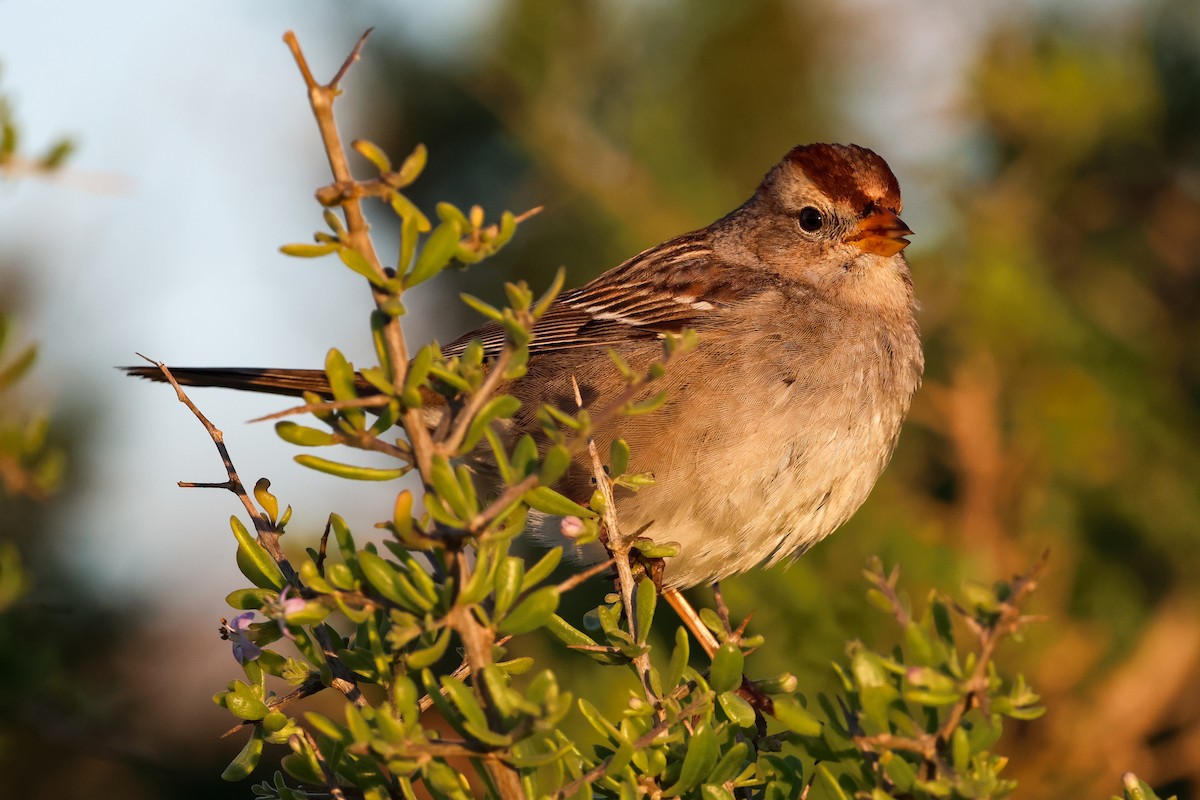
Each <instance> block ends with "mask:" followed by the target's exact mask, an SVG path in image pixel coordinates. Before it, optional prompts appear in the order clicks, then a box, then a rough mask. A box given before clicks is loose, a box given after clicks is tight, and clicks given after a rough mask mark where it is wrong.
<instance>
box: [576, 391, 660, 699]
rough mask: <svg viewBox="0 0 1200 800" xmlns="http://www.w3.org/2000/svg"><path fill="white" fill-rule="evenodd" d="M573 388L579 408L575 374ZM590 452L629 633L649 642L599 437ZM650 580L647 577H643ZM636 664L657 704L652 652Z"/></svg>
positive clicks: (590, 445)
mask: <svg viewBox="0 0 1200 800" xmlns="http://www.w3.org/2000/svg"><path fill="white" fill-rule="evenodd" d="M571 387H572V388H573V389H574V390H575V404H576V405H577V406H578V407H579V408H581V409H582V408H583V396H582V394H581V393H580V391H579V382H578V381H576V380H575V376H574V375H572V376H571ZM587 449H588V455H590V456H591V459H592V473H593V475H594V476H595V479H596V488H597V489H599V490H600V493H601V495H603V497H604V527H605V528H606V529H607V532H608V549H609V552H610V553H612V555H613V562H614V563H615V564H616V567H617V581H618V583H619V584H620V587H621V600H622V602H623V603H624V604H625V620H626V621H627V622H628V623H629V633H630V635H631V636H633V640H634V641H635V642H637V643H638V644H642V643H643V642H645V641H646V636H647V634H648V633H649V632H648V631H644V630H641V626H640V625H639V624H638V614H637V611H636V609H635V608H634V599H633V590H634V586H635V582H634V579H633V570H632V569H631V568H630V566H629V550H630V548H631V546H632V544H633V539H632V538H631V537H625V536H622V535H621V529H620V525H619V523H618V521H617V501H616V497H615V496H614V495H613V482H612V478H611V477H609V475H608V473H607V472H605V470H604V462H602V461H601V460H600V453H599V452H598V451H597V448H596V440H595V439H593V438H592V437H590V436H589V437H588V440H587ZM643 580H648V578H643ZM633 666H634V669H635V670H636V671H637V674H638V680H639V681H640V682H641V684H642V692H643V693H644V694H645V695H646V699H647V700H648V701H650V704H651V705H656V704H657V703H658V695H657V694H656V693H655V691H654V686H653V684H652V682H651V680H650V653H649V651H647V650H643V651H642V652H640V653H639V654H638V655H636V656H634V658H633Z"/></svg>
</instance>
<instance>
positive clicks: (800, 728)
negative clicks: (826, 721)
mask: <svg viewBox="0 0 1200 800" xmlns="http://www.w3.org/2000/svg"><path fill="white" fill-rule="evenodd" d="M775 719H777V720H779V721H780V722H781V723H783V726H784V727H785V728H787V729H788V730H790V731H792V732H793V733H798V734H800V735H801V736H820V735H821V722H820V720H818V719H817V718H816V717H814V716H813V715H812V714H811V713H810V712H809V711H808V709H806V708H804V707H803V706H801V705H800V704H799V703H798V702H796V701H795V700H794V699H792V698H790V697H776V698H775Z"/></svg>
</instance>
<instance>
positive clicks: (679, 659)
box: [663, 628, 689, 691]
mask: <svg viewBox="0 0 1200 800" xmlns="http://www.w3.org/2000/svg"><path fill="white" fill-rule="evenodd" d="M688 656H689V644H688V634H687V631H686V630H684V629H683V628H676V629H675V649H673V650H672V651H671V662H670V664H669V665H668V666H667V674H666V676H665V679H666V683H665V684H664V687H663V688H665V689H666V690H668V691H670V690H671V689H674V688H675V687H676V686H678V685H679V683H680V681H682V680H683V673H684V670H686V669H687V665H688Z"/></svg>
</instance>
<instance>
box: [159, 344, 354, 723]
mask: <svg viewBox="0 0 1200 800" xmlns="http://www.w3.org/2000/svg"><path fill="white" fill-rule="evenodd" d="M138 355H139V356H141V357H142V358H144V359H145V360H146V361H148V362H150V363H151V364H153V365H154V366H156V367H158V370H159V371H160V372H161V373H162V374H163V377H164V378H166V379H167V382H168V383H170V384H171V385H172V386H173V387H175V396H176V397H178V398H179V402H181V403H183V404H184V405H185V406H187V407H188V409H189V410H191V412H192V414H193V415H195V417H196V419H198V420H200V424H201V425H203V426H204V429H205V430H206V431H208V435H209V437H210V438H211V439H212V441H213V444H214V445H216V447H217V452H218V453H219V454H220V456H221V463H223V464H224V465H225V474H226V475H227V476H228V480H227V481H225V482H224V483H209V484H201V483H196V484H185V483H181V484H180V485H182V486H203V487H211V488H223V489H228V490H229V491H231V492H233V493H234V494H235V495H237V497H238V499H239V500H241V501H242V505H243V506H245V508H246V511H247V512H249V514H250V519H251V520H252V521H253V522H254V530H255V531H256V532H257V534H258V542H259V544H261V545H262V546H263V549H265V550H266V551H267V553H269V554H270V556H271V558H273V559H274V560H275V563H276V564H278V565H279V571H280V572H281V573H283V577H284V579H285V580H286V581H287V582H288V583H289V584H291V585H292V586H294V587H296V589H297V590H299V591H303V589H304V584H303V583H302V582H301V581H300V576H299V575H297V574H296V570H295V569H294V568H293V567H292V565H291V562H289V561H288V560H287V557H286V556H284V554H283V549H282V548H281V547H280V546H279V531H277V530H276V529H275V526H274V525H273V524H272V523H271V522H270V521H269V520H268V519H267V518H266V516H265V515H264V514H261V513H260V512H259V511H258V509H256V508H255V507H254V503H253V502H251V500H250V496H249V495H248V494H246V487H245V486H243V485H242V479H241V478H239V477H238V473H237V469H235V468H234V466H233V459H232V458H230V456H229V450H228V449H227V448H226V447H225V434H224V433H222V432H221V431H220V430H219V429H218V428H217V426H215V425H213V424H212V422H210V421H209V419H208V417H206V416H204V414H203V413H201V411H200V409H199V408H197V407H196V404H195V403H193V402H192V400H191V398H190V397H188V396H187V392H185V391H184V390H183V387H182V386H180V385H179V382H178V381H176V380H175V376H174V375H172V374H171V370H170V369H169V368H168V367H167V365H166V364H164V363H162V362H161V361H155V360H153V359H151V358H147V357H146V356H144V355H142V354H141V353H138ZM313 635H314V636H315V637H316V639H317V643H318V644H320V645H321V651H322V652H323V653H324V654H325V658H326V660H327V661H328V663H329V670H330V673H331V674H332V676H333V678H332V679H331V680H330V682H329V685H330V686H332V687H333V688H335V689H337V690H338V691H340V692H341V693H342V694H344V695H345V696H346V697H347V698H348V699H350V700H351V701H352V702H353V703H354V704H355V705H357V706H359V707H362V706H365V705H366V704H367V699H366V698H365V697H363V694H362V692H361V691H359V689H358V684H357V683H356V682H355V680H354V675H353V674H352V673H351V672H350V670H348V669H346V666H345V665H344V664H343V663H342V662H341V659H339V658H338V657H337V653H336V652H335V651H334V648H333V642H332V640H330V638H329V634H328V632H327V631H326V630H325V629H324V628H322V627H320V626H316V627H314V629H313Z"/></svg>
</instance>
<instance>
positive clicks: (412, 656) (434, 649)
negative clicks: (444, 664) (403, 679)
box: [404, 628, 450, 669]
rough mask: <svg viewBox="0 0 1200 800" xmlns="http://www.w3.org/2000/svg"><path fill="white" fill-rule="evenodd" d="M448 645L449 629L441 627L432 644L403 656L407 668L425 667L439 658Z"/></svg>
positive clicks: (444, 652)
mask: <svg viewBox="0 0 1200 800" xmlns="http://www.w3.org/2000/svg"><path fill="white" fill-rule="evenodd" d="M449 645H450V629H449V628H442V631H441V633H439V634H438V637H437V639H435V640H434V641H433V644H431V645H429V646H428V647H425V648H422V649H420V650H414V651H413V652H411V653H409V654H408V655H407V656H405V657H404V660H405V662H406V663H407V664H408V667H409V669H425V668H426V667H431V666H433V665H434V664H436V663H437V662H438V661H439V660H441V658H442V656H444V655H445V654H446V649H447V648H448V647H449Z"/></svg>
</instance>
